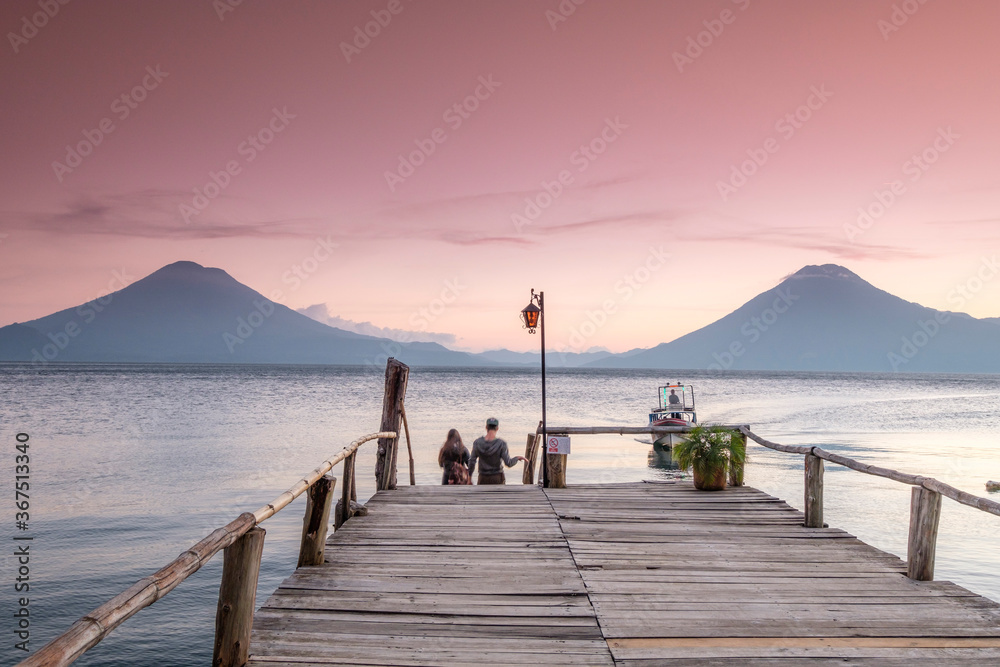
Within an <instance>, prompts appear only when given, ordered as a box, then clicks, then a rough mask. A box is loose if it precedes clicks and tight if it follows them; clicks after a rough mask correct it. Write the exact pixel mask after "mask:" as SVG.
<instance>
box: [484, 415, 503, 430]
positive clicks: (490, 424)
mask: <svg viewBox="0 0 1000 667" xmlns="http://www.w3.org/2000/svg"><path fill="white" fill-rule="evenodd" d="M486 428H487V429H491V428H500V422H499V421H497V418H496V417H490V418H489V419H487V420H486Z"/></svg>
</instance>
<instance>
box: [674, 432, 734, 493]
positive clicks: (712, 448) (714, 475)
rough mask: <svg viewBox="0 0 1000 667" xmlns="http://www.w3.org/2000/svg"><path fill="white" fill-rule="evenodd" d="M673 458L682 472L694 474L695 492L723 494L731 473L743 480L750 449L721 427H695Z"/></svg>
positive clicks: (680, 444) (675, 448)
mask: <svg viewBox="0 0 1000 667" xmlns="http://www.w3.org/2000/svg"><path fill="white" fill-rule="evenodd" d="M673 457H674V460H675V461H677V464H678V465H679V466H680V467H681V469H682V470H687V469H688V468H691V469H692V470H693V471H694V486H695V488H696V489H701V490H702V491H720V490H722V489H724V488H726V478H727V477H728V475H729V472H730V471H732V472H734V473H736V474H737V476H739V477H742V476H743V475H742V473H743V466H744V465H745V464H746V460H747V445H746V441H745V440H744V439H743V438H741V437H740V434H739V433H736V432H735V431H730V430H729V429H726V428H724V427H722V426H696V427H694V428H693V429H691V431H690V432H689V433H687V434H686V435H685V436H684V438H683V439H682V440H681V441H680V442H678V443H677V444H676V445H674V451H673Z"/></svg>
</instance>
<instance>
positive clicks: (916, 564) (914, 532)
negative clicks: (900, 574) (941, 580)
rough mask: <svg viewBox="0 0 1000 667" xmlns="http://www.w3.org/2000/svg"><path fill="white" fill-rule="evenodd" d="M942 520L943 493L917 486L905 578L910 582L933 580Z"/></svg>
mask: <svg viewBox="0 0 1000 667" xmlns="http://www.w3.org/2000/svg"><path fill="white" fill-rule="evenodd" d="M940 520H941V494H940V493H938V492H937V491H931V490H929V489H925V488H924V487H922V486H917V487H914V488H913V491H912V492H911V495H910V536H909V540H908V544H907V549H906V561H907V562H906V576H908V577H909V578H910V579H916V580H917V581H934V554H935V551H936V550H937V534H938V523H939V522H940Z"/></svg>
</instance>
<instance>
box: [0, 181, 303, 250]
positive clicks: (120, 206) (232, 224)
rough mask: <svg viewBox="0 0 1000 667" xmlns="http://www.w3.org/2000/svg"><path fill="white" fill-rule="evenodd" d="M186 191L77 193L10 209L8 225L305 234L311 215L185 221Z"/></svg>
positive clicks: (183, 235) (212, 235)
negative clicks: (47, 205) (51, 206)
mask: <svg viewBox="0 0 1000 667" xmlns="http://www.w3.org/2000/svg"><path fill="white" fill-rule="evenodd" d="M186 198H188V194H187V193H182V192H177V191H170V190H143V191H139V192H132V193H125V194H101V195H88V196H79V197H77V198H75V199H73V200H71V201H69V202H66V203H65V204H63V205H61V206H60V207H59V208H58V209H55V210H52V211H46V212H8V213H5V214H4V219H5V221H6V226H7V227H8V228H10V229H24V230H30V231H38V232H47V233H50V234H59V235H64V234H72V235H81V234H90V235H97V236H116V237H133V238H157V239H178V240H183V239H216V238H246V237H256V238H275V237H299V236H308V235H311V234H312V233H313V232H312V231H310V227H312V226H314V223H315V220H309V219H297V220H296V219H290V220H256V221H247V220H232V221H227V220H221V219H218V218H215V219H208V218H206V219H205V220H204V221H201V220H199V221H198V222H196V223H192V224H187V223H185V222H184V221H183V220H182V219H181V217H180V215H179V214H178V204H179V203H181V202H185V200H186Z"/></svg>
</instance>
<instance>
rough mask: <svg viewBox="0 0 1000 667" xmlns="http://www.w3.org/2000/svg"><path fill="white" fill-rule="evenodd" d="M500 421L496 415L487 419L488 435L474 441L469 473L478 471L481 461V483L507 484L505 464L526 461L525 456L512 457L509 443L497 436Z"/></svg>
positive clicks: (512, 464)
mask: <svg viewBox="0 0 1000 667" xmlns="http://www.w3.org/2000/svg"><path fill="white" fill-rule="evenodd" d="M499 429H500V422H499V421H498V420H497V419H496V418H495V417H490V418H489V419H487V420H486V435H485V436H483V437H481V438H476V441H475V442H474V443H472V456H471V457H470V459H469V474H472V473H474V472H476V462H479V480H478V483H479V484H506V483H507V478H506V477H504V474H503V466H504V465H506V466H507V467H508V468H510V467H513V466H514V465H516V464H517V462H518V461H526V460H527V459H525V458H524V457H523V456H515V457H513V458H511V456H510V454H509V453H508V452H507V443H506V442H504V441H503V440H502V439H501V438H498V437H497V431H498V430H499Z"/></svg>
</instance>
